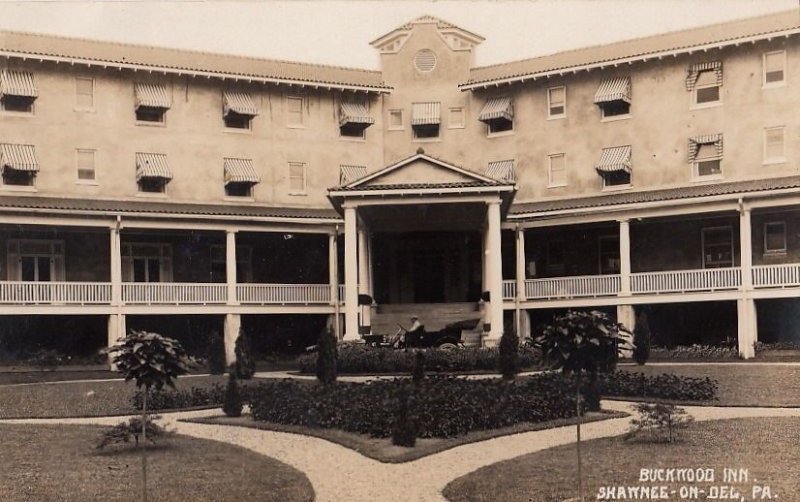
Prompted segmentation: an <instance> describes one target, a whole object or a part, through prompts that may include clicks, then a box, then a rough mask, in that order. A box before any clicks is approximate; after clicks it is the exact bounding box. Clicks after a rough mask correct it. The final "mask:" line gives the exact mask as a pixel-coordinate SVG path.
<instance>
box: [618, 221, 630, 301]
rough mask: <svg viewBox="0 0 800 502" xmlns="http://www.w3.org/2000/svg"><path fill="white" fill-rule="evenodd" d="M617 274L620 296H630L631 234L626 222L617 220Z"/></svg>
mask: <svg viewBox="0 0 800 502" xmlns="http://www.w3.org/2000/svg"><path fill="white" fill-rule="evenodd" d="M619 274H620V292H619V294H620V295H622V296H628V295H630V294H631V233H630V224H629V223H628V220H619Z"/></svg>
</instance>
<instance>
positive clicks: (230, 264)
mask: <svg viewBox="0 0 800 502" xmlns="http://www.w3.org/2000/svg"><path fill="white" fill-rule="evenodd" d="M225 282H226V283H227V285H228V305H238V303H239V302H238V298H236V231H235V230H226V231H225Z"/></svg>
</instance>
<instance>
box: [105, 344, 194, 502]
mask: <svg viewBox="0 0 800 502" xmlns="http://www.w3.org/2000/svg"><path fill="white" fill-rule="evenodd" d="M106 352H107V353H108V354H109V355H110V356H111V362H112V363H113V364H114V366H115V367H116V369H117V371H118V372H119V373H122V374H123V375H125V381H126V382H128V381H130V380H133V381H134V383H135V384H136V387H138V388H139V389H140V390H142V423H141V425H142V442H144V441H145V440H147V429H146V425H147V422H148V420H147V394H148V392H149V391H150V389H151V388H155V390H157V391H158V390H161V389H162V388H163V387H164V385H168V386H170V387H172V388H175V379H176V378H177V377H178V376H179V375H184V374H186V373H188V372H189V369H190V367H191V365H192V361H191V358H189V356H188V355H187V354H186V351H185V350H183V347H182V346H181V344H180V343H178V341H177V340H173V339H172V338H167V337H164V336H161V335H159V334H157V333H149V332H147V331H131V332H129V333H128V335H127V336H126V337H124V338H120V339H119V340H118V342H117V344H116V345H114V346H112V347H110V348H109V349H108V350H107V351H106ZM145 450H146V449H145V448H142V500H143V501H147V454H146V452H145Z"/></svg>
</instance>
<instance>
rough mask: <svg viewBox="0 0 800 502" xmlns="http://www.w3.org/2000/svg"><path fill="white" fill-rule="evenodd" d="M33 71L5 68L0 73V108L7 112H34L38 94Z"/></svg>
mask: <svg viewBox="0 0 800 502" xmlns="http://www.w3.org/2000/svg"><path fill="white" fill-rule="evenodd" d="M38 95H39V94H38V92H37V90H36V85H34V82H33V73H31V72H28V71H13V70H3V71H2V73H0V108H2V109H3V110H4V111H7V112H22V113H33V102H34V101H36V97H37V96H38Z"/></svg>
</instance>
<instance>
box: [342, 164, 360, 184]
mask: <svg viewBox="0 0 800 502" xmlns="http://www.w3.org/2000/svg"><path fill="white" fill-rule="evenodd" d="M366 175H367V167H366V166H345V165H341V166H339V186H344V185H348V184H350V183H352V182H353V181H355V180H357V179H360V178H363V177H364V176H366Z"/></svg>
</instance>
